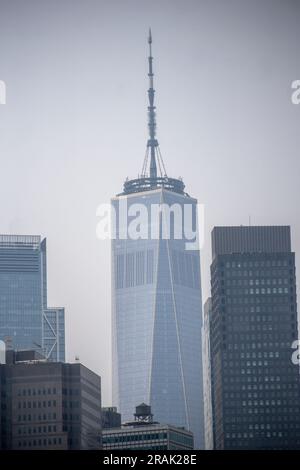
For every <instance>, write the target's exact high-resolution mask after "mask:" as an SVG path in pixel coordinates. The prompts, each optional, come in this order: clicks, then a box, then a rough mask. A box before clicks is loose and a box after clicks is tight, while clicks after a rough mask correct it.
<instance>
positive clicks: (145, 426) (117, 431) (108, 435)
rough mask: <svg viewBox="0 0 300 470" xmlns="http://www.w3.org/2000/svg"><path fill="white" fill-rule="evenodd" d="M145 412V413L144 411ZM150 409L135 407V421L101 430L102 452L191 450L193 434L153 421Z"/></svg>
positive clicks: (142, 405) (142, 406)
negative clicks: (121, 450) (122, 450)
mask: <svg viewBox="0 0 300 470" xmlns="http://www.w3.org/2000/svg"><path fill="white" fill-rule="evenodd" d="M145 410H146V411H145ZM152 418H153V416H152V414H151V407H150V406H147V405H145V404H144V403H142V404H141V405H139V406H138V407H136V413H135V420H134V421H131V422H128V423H125V424H124V425H123V426H122V427H119V428H113V429H103V449H104V450H119V449H124V450H125V449H127V450H192V449H193V448H194V447H193V446H194V440H193V434H192V433H191V432H190V431H187V430H186V429H184V428H178V427H176V426H170V425H163V424H159V423H157V422H154V421H153V419H152Z"/></svg>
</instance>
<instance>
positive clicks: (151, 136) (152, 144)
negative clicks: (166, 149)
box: [147, 29, 158, 178]
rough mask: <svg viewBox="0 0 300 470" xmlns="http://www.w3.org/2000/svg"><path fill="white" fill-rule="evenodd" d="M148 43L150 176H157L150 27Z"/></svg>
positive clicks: (148, 144)
mask: <svg viewBox="0 0 300 470" xmlns="http://www.w3.org/2000/svg"><path fill="white" fill-rule="evenodd" d="M148 44H149V57H148V61H149V71H148V77H149V89H148V98H149V106H148V128H149V139H148V143H147V146H148V147H149V148H150V157H151V158H150V178H157V167H156V157H155V153H156V147H158V142H157V140H156V138H155V135H156V119H155V106H154V94H155V90H154V88H153V75H154V74H153V65H152V62H153V57H152V34H151V29H149V36H148Z"/></svg>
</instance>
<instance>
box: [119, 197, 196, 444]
mask: <svg viewBox="0 0 300 470" xmlns="http://www.w3.org/2000/svg"><path fill="white" fill-rule="evenodd" d="M124 197H125V198H126V201H127V208H128V211H129V212H130V208H131V207H132V206H133V205H134V204H137V203H138V204H143V205H144V207H146V208H147V209H148V213H149V214H150V210H151V207H152V206H153V205H155V204H166V205H167V206H168V207H171V206H172V205H173V204H177V205H178V207H180V208H182V210H183V206H184V205H191V206H192V208H193V210H194V212H195V211H196V200H195V199H192V198H190V197H189V196H187V195H182V194H177V193H175V192H172V191H169V190H165V189H164V188H159V189H154V190H152V191H146V192H141V193H135V194H131V195H128V196H124V195H123V196H120V197H117V198H116V199H115V200H114V201H113V204H114V207H115V208H116V213H118V210H119V207H120V206H119V201H120V198H124ZM156 223H158V224H159V227H160V229H159V230H158V232H159V237H158V239H151V238H150V237H149V238H148V239H137V240H132V239H129V238H127V239H120V237H119V235H120V230H119V227H118V225H117V237H116V239H115V240H113V242H112V266H113V276H112V278H113V279H112V290H113V296H112V305H113V394H114V404H115V405H116V406H118V408H119V411H120V412H121V414H122V419H123V420H125V421H126V420H128V419H130V417H131V416H132V414H133V412H134V409H135V406H136V404H137V403H141V402H144V403H149V404H150V405H151V408H152V410H153V413H154V415H155V417H156V418H157V419H158V420H159V422H161V423H165V424H173V425H176V426H184V427H186V428H187V429H191V430H192V431H193V432H194V436H195V445H197V446H198V447H201V446H203V391H202V352H201V324H202V313H201V286H200V260H199V250H186V242H187V239H185V238H184V237H183V238H182V239H175V237H174V233H172V230H171V234H170V235H171V236H170V238H169V239H163V238H162V232H161V228H162V224H163V220H162V218H161V219H160V220H159V221H157V220H156V221H155V220H154V221H153V220H152V221H151V222H150V223H149V227H151V226H152V227H153V224H156ZM149 231H150V229H149Z"/></svg>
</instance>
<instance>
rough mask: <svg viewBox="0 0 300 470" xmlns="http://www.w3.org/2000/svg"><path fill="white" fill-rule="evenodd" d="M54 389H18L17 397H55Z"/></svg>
mask: <svg viewBox="0 0 300 470" xmlns="http://www.w3.org/2000/svg"><path fill="white" fill-rule="evenodd" d="M56 393H57V392H56V387H53V388H50V387H48V388H42V389H41V388H39V389H36V388H33V389H31V388H28V389H26V388H24V389H19V390H18V397H21V396H23V397H26V396H28V397H30V396H36V395H38V396H39V395H56Z"/></svg>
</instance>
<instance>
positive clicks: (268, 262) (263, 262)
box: [221, 259, 292, 268]
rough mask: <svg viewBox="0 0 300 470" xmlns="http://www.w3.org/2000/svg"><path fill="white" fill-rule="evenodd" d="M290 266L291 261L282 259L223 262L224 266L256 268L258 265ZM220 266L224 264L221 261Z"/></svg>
mask: <svg viewBox="0 0 300 470" xmlns="http://www.w3.org/2000/svg"><path fill="white" fill-rule="evenodd" d="M289 265H290V266H291V265H292V261H291V260H290V261H288V260H286V259H284V260H280V259H278V260H261V261H243V262H241V261H227V262H226V263H225V266H226V268H242V267H243V268H258V267H262V268H264V267H275V266H277V267H281V266H289ZM221 266H224V263H221Z"/></svg>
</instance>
